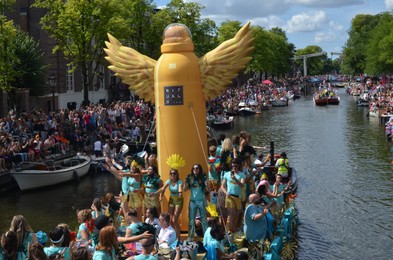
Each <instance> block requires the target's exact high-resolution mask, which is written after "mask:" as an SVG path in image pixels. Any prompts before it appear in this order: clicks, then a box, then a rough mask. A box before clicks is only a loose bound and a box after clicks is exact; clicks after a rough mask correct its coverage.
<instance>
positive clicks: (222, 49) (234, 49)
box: [199, 22, 254, 100]
mask: <svg viewBox="0 0 393 260" xmlns="http://www.w3.org/2000/svg"><path fill="white" fill-rule="evenodd" d="M251 34H252V33H251V29H250V23H249V22H248V23H247V24H246V25H244V26H243V27H242V28H241V29H240V30H239V31H238V32H237V33H236V35H235V37H233V38H232V39H229V40H227V41H225V42H223V43H221V44H220V45H219V46H218V47H217V48H215V49H214V50H212V51H210V52H208V53H206V55H205V56H203V57H201V58H200V59H199V67H200V71H201V81H202V86H203V94H204V96H205V99H206V100H210V99H212V98H215V97H217V96H218V95H221V94H222V91H223V90H225V88H226V87H227V86H228V85H229V84H231V81H232V79H233V78H235V77H236V76H237V74H238V72H239V71H240V70H242V69H243V68H244V67H245V66H246V64H247V63H248V62H249V61H250V60H251V57H250V55H251V53H252V51H253V50H254V38H253V37H252V35H251Z"/></svg>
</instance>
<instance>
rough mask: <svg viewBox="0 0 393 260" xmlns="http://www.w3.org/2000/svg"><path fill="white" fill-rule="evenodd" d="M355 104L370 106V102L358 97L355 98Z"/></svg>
mask: <svg viewBox="0 0 393 260" xmlns="http://www.w3.org/2000/svg"><path fill="white" fill-rule="evenodd" d="M356 106H358V107H368V106H370V102H369V101H368V100H366V99H363V98H359V99H358V100H356Z"/></svg>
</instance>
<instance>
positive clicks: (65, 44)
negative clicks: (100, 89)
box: [33, 0, 129, 102]
mask: <svg viewBox="0 0 393 260" xmlns="http://www.w3.org/2000/svg"><path fill="white" fill-rule="evenodd" d="M33 6H35V7H37V8H43V9H45V10H46V13H45V15H44V16H43V17H42V18H41V21H40V23H41V25H42V27H43V29H44V30H46V31H47V32H48V33H49V35H50V36H51V37H52V38H53V39H55V40H56V43H57V45H56V46H55V48H54V49H53V52H54V53H56V52H57V51H61V52H63V53H64V55H65V56H66V57H67V58H68V59H69V61H70V63H69V64H70V65H71V66H72V68H73V70H75V69H76V68H78V67H79V68H80V69H81V73H82V81H83V99H84V102H88V100H89V97H88V95H89V94H88V90H89V88H90V86H92V82H93V79H94V77H95V76H96V75H97V70H98V65H99V64H100V63H102V62H103V56H104V52H103V48H104V40H105V39H107V35H106V34H107V33H108V32H109V33H111V34H113V35H114V36H117V37H118V36H119V35H125V34H127V33H128V32H129V27H128V24H127V23H126V21H125V19H124V18H123V17H122V16H121V12H119V10H122V8H124V7H125V6H124V2H123V1H121V0H68V1H63V0H37V1H36V2H35V3H34V4H33ZM119 38H121V37H119Z"/></svg>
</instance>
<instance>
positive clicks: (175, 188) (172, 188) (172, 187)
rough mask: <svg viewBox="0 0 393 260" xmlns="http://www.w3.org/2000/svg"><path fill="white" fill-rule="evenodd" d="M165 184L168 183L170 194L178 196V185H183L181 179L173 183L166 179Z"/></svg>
mask: <svg viewBox="0 0 393 260" xmlns="http://www.w3.org/2000/svg"><path fill="white" fill-rule="evenodd" d="M165 184H167V185H169V191H170V192H171V196H173V197H179V185H183V182H182V181H181V180H178V181H177V183H176V184H175V185H172V181H171V180H167V181H166V182H165Z"/></svg>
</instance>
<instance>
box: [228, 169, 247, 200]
mask: <svg viewBox="0 0 393 260" xmlns="http://www.w3.org/2000/svg"><path fill="white" fill-rule="evenodd" d="M235 178H236V179H237V180H238V181H239V182H241V180H242V179H245V178H246V175H244V173H243V172H238V173H237V174H235ZM224 179H225V180H226V181H227V192H228V193H229V194H231V195H235V196H240V194H241V192H242V188H241V187H240V186H239V185H238V183H237V182H236V181H234V180H233V179H232V177H231V172H226V173H225V174H224Z"/></svg>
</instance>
